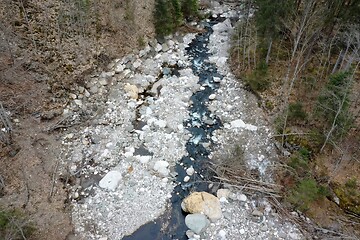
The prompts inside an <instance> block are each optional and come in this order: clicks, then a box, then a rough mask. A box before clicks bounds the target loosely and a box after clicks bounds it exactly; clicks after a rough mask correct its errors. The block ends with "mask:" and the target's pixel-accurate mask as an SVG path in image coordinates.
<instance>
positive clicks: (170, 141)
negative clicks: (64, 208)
mask: <svg viewBox="0 0 360 240" xmlns="http://www.w3.org/2000/svg"><path fill="white" fill-rule="evenodd" d="M212 12H213V14H214V15H213V19H216V18H218V17H221V19H222V20H223V21H221V22H219V23H217V24H215V25H213V26H212V31H213V32H212V34H211V35H210V38H209V42H208V43H206V46H204V47H207V48H208V51H209V53H210V54H211V55H210V57H209V58H208V61H207V62H208V63H212V64H213V65H214V66H216V68H217V71H218V72H219V73H220V74H221V77H219V76H218V75H216V76H215V78H214V76H212V79H213V80H214V81H215V82H217V84H218V85H219V87H218V88H216V89H217V90H216V89H215V88H214V89H213V90H216V92H214V93H212V94H210V95H209V96H208V99H207V107H208V109H209V110H210V112H211V115H214V116H217V118H219V119H220V120H221V122H222V127H221V128H220V129H218V130H215V131H214V132H212V134H211V136H209V138H210V139H211V143H213V144H212V145H211V144H209V143H207V142H201V139H198V138H197V137H196V136H194V135H192V134H191V133H190V131H189V130H188V129H187V128H186V125H185V126H184V123H186V122H187V121H189V120H190V119H191V118H194V117H196V116H194V114H191V113H190V112H189V109H190V108H191V106H193V104H194V102H193V100H192V96H193V94H194V93H196V92H199V91H203V90H204V88H206V87H207V86H206V84H205V85H204V83H203V84H199V77H198V76H197V75H196V73H194V71H193V68H192V67H193V64H196V62H194V61H192V60H193V59H191V57H190V56H189V54H188V51H187V50H186V49H187V48H188V47H189V45H191V44H190V43H191V42H192V41H193V40H194V39H195V34H186V35H184V36H182V35H174V36H170V37H168V38H166V39H165V40H164V41H162V42H161V43H160V42H157V41H155V40H154V41H153V42H151V43H150V44H149V45H148V46H146V47H145V48H144V49H143V50H141V51H140V52H138V53H136V54H131V55H128V56H126V57H124V58H122V59H117V60H115V61H114V62H113V63H112V64H110V65H109V66H108V70H107V71H104V72H102V73H101V74H98V75H94V76H91V77H90V78H89V79H87V83H86V86H85V87H79V88H78V89H77V90H76V91H74V93H73V94H71V95H70V98H71V102H70V104H69V105H68V107H67V109H66V111H65V113H64V123H66V122H69V123H72V124H73V123H80V124H81V125H80V126H79V127H78V128H77V130H76V131H71V130H69V131H68V132H67V133H66V134H65V135H64V137H63V146H62V147H63V153H64V161H63V163H62V165H61V166H60V167H61V172H62V176H61V178H62V179H63V181H64V182H65V183H66V184H67V186H68V188H69V201H70V202H71V206H72V218H73V224H74V226H75V233H74V236H73V239H102V240H110V239H122V238H123V237H124V236H127V235H131V234H132V233H133V232H134V231H136V230H137V229H138V228H139V227H141V226H142V225H144V224H146V223H148V222H149V221H154V220H156V219H158V218H159V217H160V216H162V214H163V213H164V212H165V211H166V210H167V209H169V208H171V207H172V206H171V204H170V202H171V201H170V199H171V197H172V193H173V190H174V188H175V186H176V185H178V184H179V182H178V181H177V180H176V177H177V175H178V172H176V171H175V168H174V167H175V166H176V164H178V163H180V160H181V159H182V158H183V157H184V156H188V152H187V151H186V143H187V142H188V141H189V140H190V141H192V142H197V144H202V146H203V147H204V148H205V149H206V150H207V151H209V152H211V151H212V153H211V154H210V155H209V158H211V159H215V158H219V157H220V156H222V153H224V152H227V151H229V149H231V148H232V147H233V146H234V145H235V144H236V145H239V146H241V148H242V149H243V150H244V159H245V161H246V164H247V165H248V166H249V168H252V169H257V171H258V172H259V173H260V176H261V178H262V179H264V180H266V181H271V176H269V175H268V172H267V167H268V166H269V165H271V163H272V162H273V161H274V159H273V158H274V157H276V153H275V151H274V149H273V146H272V143H271V141H270V138H269V137H270V135H271V129H269V128H268V127H267V123H266V121H265V120H264V117H263V113H262V112H261V109H259V108H258V107H257V103H256V99H255V98H254V96H252V95H251V94H250V93H248V92H246V91H245V90H244V89H242V87H241V85H240V84H239V82H238V81H237V80H236V79H235V78H234V77H233V75H232V74H231V73H230V71H229V69H228V67H227V63H226V60H227V58H228V48H229V40H230V36H231V33H232V30H233V25H232V23H231V21H230V20H229V19H230V18H236V17H237V16H239V15H241V12H239V11H238V10H233V9H231V8H230V7H227V6H225V5H220V4H214V9H212ZM197 26H198V27H199V28H202V27H203V26H204V24H202V23H200V24H198V25H197ZM206 120H208V121H210V120H211V119H203V118H202V121H206ZM209 124H210V122H209ZM191 160H192V161H196V160H197V159H191ZM180 164H181V163H180ZM194 165H195V163H194ZM180 166H183V165H180ZM183 167H184V171H185V172H186V176H185V177H184V179H183V181H182V183H183V184H184V183H186V182H189V181H190V182H191V178H193V176H197V175H198V174H199V171H200V170H198V169H194V168H193V167H192V166H183ZM215 192H217V193H218V194H217V195H218V196H217V197H216V196H214V195H213V194H208V195H210V196H211V197H210V196H208V195H207V196H208V198H209V199H212V200H211V201H210V202H211V203H209V204H210V205H208V203H206V204H205V206H207V207H209V208H210V209H213V210H214V209H215V213H214V212H211V213H209V212H208V211H207V210H204V209H202V208H201V207H200V208H197V207H194V206H192V204H193V203H194V204H200V205H201V204H204V203H202V202H201V201H200V203H199V201H184V203H183V204H182V207H183V209H184V210H185V211H187V212H190V213H191V214H190V215H188V216H187V217H186V219H185V223H186V225H187V226H188V227H190V228H191V229H192V231H188V232H187V236H188V238H190V239H229V240H235V239H301V238H302V235H301V234H300V232H299V230H298V229H297V228H296V226H294V225H293V224H292V223H290V222H289V221H286V219H281V218H280V217H279V215H278V214H277V213H276V211H275V210H274V209H273V208H272V207H271V205H270V204H269V203H268V202H267V201H266V200H265V199H262V198H259V197H255V196H250V195H245V194H244V193H243V192H241V191H239V190H238V189H236V188H231V187H230V186H228V187H227V189H220V190H218V191H215V190H213V193H215ZM199 194H200V195H199ZM204 194H207V193H198V195H197V196H204ZM190 197H191V195H190ZM190 197H189V198H190ZM189 198H187V199H189ZM206 198H207V197H206ZM202 199H203V200H204V199H205V198H204V197H202ZM189 204H190V205H189ZM194 209H195V210H194ZM199 209H200V210H199ZM214 214H215V215H214ZM164 223H166V221H164ZM183 235H184V236H185V232H184V233H183ZM148 239H152V238H151V237H149V238H148Z"/></svg>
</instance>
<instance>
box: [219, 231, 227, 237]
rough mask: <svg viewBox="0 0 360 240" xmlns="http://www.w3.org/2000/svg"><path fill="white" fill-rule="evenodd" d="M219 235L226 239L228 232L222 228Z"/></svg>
mask: <svg viewBox="0 0 360 240" xmlns="http://www.w3.org/2000/svg"><path fill="white" fill-rule="evenodd" d="M218 235H219V237H220V238H221V239H226V232H225V231H224V230H220V231H219V233H218Z"/></svg>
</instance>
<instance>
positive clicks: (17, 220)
mask: <svg viewBox="0 0 360 240" xmlns="http://www.w3.org/2000/svg"><path fill="white" fill-rule="evenodd" d="M34 230H35V228H34V227H33V226H32V224H31V223H29V221H27V219H26V218H25V217H24V215H23V214H22V213H20V212H19V211H16V210H11V211H7V210H2V209H0V239H27V238H28V237H30V236H31V234H32V233H33V232H34Z"/></svg>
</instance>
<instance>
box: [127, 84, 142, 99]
mask: <svg viewBox="0 0 360 240" xmlns="http://www.w3.org/2000/svg"><path fill="white" fill-rule="evenodd" d="M124 90H125V91H126V93H127V94H128V95H129V96H130V97H131V98H132V99H138V97H139V89H138V88H137V87H136V86H135V85H131V84H129V83H127V84H126V85H125V87H124Z"/></svg>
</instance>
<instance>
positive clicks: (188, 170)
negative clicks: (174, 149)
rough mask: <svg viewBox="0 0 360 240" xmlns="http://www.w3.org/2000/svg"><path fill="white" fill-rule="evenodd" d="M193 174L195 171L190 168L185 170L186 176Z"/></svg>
mask: <svg viewBox="0 0 360 240" xmlns="http://www.w3.org/2000/svg"><path fill="white" fill-rule="evenodd" d="M194 173H195V169H194V168H193V167H192V166H191V167H189V168H188V169H186V174H187V175H189V176H192V175H193V174H194Z"/></svg>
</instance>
